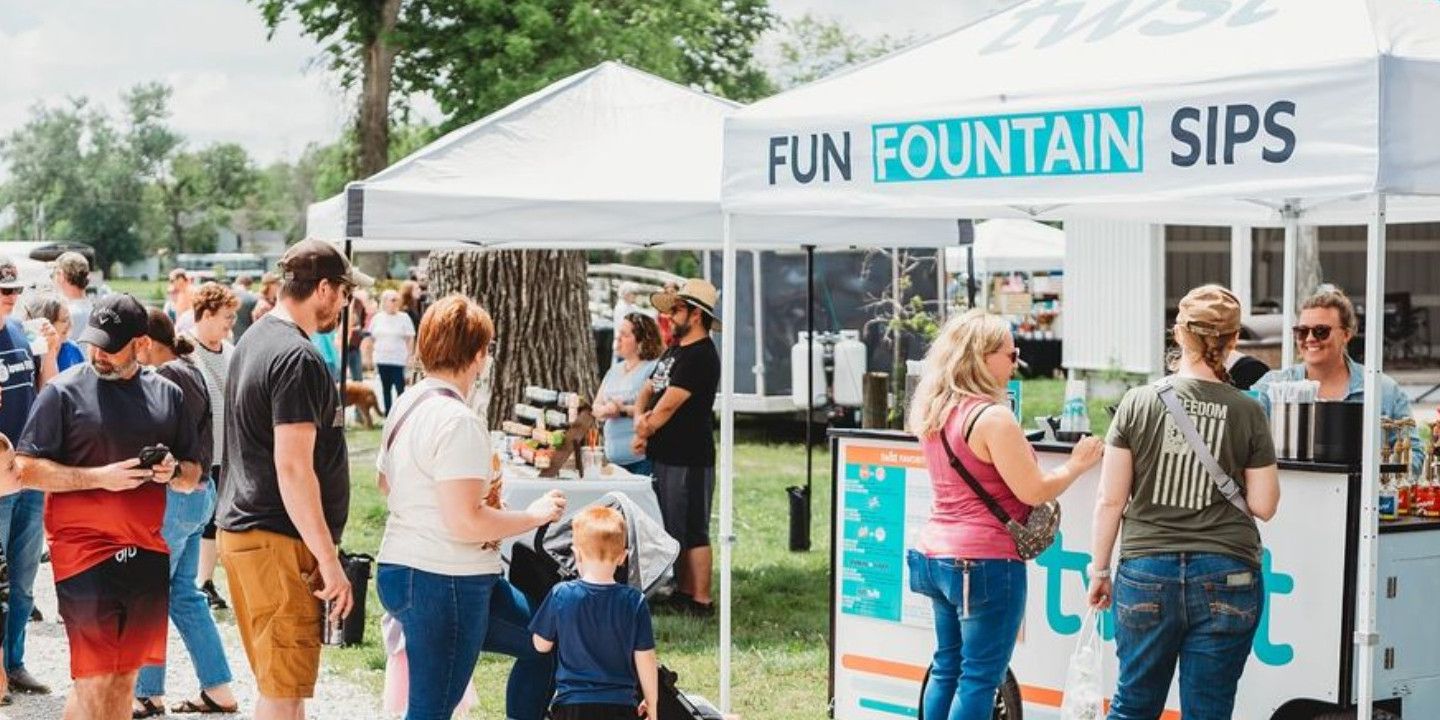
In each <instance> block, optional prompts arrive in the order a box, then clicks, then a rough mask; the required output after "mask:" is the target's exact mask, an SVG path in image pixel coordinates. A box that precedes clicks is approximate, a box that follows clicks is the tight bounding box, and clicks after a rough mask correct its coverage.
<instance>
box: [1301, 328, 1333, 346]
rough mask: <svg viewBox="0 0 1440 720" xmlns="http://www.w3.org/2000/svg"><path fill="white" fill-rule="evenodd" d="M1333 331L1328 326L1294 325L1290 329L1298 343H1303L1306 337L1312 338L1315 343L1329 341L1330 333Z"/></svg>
mask: <svg viewBox="0 0 1440 720" xmlns="http://www.w3.org/2000/svg"><path fill="white" fill-rule="evenodd" d="M1334 329H1335V328H1332V327H1330V326H1329V325H1296V326H1295V327H1294V328H1291V332H1293V333H1295V339H1296V340H1298V341H1300V342H1305V336H1307V335H1311V336H1314V338H1315V340H1316V341H1317V342H1325V341H1326V340H1329V339H1330V331H1332V330H1334Z"/></svg>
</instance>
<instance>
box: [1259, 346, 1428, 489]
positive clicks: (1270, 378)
mask: <svg viewBox="0 0 1440 720" xmlns="http://www.w3.org/2000/svg"><path fill="white" fill-rule="evenodd" d="M1345 363H1346V365H1348V366H1349V367H1350V389H1349V390H1348V391H1347V392H1346V394H1345V399H1346V400H1361V401H1363V400H1364V399H1365V368H1364V367H1363V366H1361V365H1360V363H1357V362H1355V361H1354V360H1351V359H1350V358H1349V357H1346V358H1345ZM1304 379H1305V365H1304V364H1303V363H1302V364H1300V365H1291V366H1290V367H1287V368H1285V369H1283V370H1271V371H1270V372H1268V373H1266V374H1265V376H1264V377H1262V378H1260V379H1259V380H1258V381H1256V383H1255V386H1254V387H1252V388H1250V389H1251V390H1253V391H1255V392H1258V393H1259V394H1260V404H1261V405H1264V406H1265V413H1266V414H1267V415H1268V414H1269V413H1270V396H1269V394H1268V393H1266V392H1265V391H1266V389H1267V388H1269V387H1270V383H1272V382H1294V381H1296V380H1304ZM1380 414H1381V415H1383V416H1385V417H1388V418H1408V417H1411V412H1410V398H1407V397H1405V393H1403V392H1401V391H1400V384H1399V383H1397V382H1395V379H1394V378H1392V377H1390V376H1389V375H1385V374H1383V373H1382V374H1381V375H1380ZM1387 440H1388V438H1387ZM1424 465H1425V448H1423V447H1421V446H1420V429H1419V428H1418V427H1412V428H1410V470H1411V472H1412V473H1413V474H1415V475H1419V474H1420V472H1421V471H1422V470H1423V469H1424Z"/></svg>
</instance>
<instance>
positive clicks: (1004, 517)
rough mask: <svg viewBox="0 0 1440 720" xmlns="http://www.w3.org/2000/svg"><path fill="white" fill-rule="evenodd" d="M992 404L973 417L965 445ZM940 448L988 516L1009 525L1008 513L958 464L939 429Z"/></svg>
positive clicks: (985, 406)
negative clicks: (984, 508)
mask: <svg viewBox="0 0 1440 720" xmlns="http://www.w3.org/2000/svg"><path fill="white" fill-rule="evenodd" d="M994 404H995V403H987V404H986V405H984V406H982V407H981V408H980V410H979V411H978V412H976V413H975V417H974V418H973V419H972V420H971V421H970V427H969V428H967V429H966V430H965V441H966V442H967V443H968V442H969V441H970V431H971V430H974V429H975V423H976V422H978V421H979V419H980V416H981V415H983V414H984V413H985V411H986V410H987V409H988V408H989V407H990V406H991V405H994ZM940 446H941V447H943V448H945V454H946V455H947V456H949V458H950V467H951V468H953V469H954V470H955V473H956V474H958V475H959V476H960V479H962V480H964V481H965V484H966V485H968V486H970V491H971V492H973V493H975V496H976V497H978V498H980V502H982V503H984V504H985V507H986V509H988V510H989V511H990V514H991V515H994V516H995V519H996V520H999V521H1000V524H1001V525H1009V524H1010V522H1011V518H1010V513H1008V512H1005V508H1003V507H1000V503H999V502H997V501H996V500H995V498H994V497H993V496H991V495H990V493H989V492H986V490H985V488H984V486H982V485H981V484H980V481H979V480H976V479H975V476H974V475H971V474H970V471H969V470H968V469H966V467H965V463H962V462H960V458H958V457H956V456H955V451H954V450H952V449H951V448H950V441H949V440H946V439H945V429H944V428H941V429H940Z"/></svg>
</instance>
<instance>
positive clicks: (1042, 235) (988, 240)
mask: <svg viewBox="0 0 1440 720" xmlns="http://www.w3.org/2000/svg"><path fill="white" fill-rule="evenodd" d="M945 264H946V266H947V267H948V268H949V270H950V272H957V271H963V270H964V269H965V251H964V250H963V249H961V248H958V247H952V248H947V249H946V250H945ZM1064 268H1065V231H1063V230H1058V229H1056V228H1053V227H1051V226H1049V225H1046V224H1044V223H1038V222H1035V221H1034V220H1011V219H1000V220H985V221H982V222H978V223H975V271H976V272H977V273H997V272H1049V271H1055V270H1063V269H1064Z"/></svg>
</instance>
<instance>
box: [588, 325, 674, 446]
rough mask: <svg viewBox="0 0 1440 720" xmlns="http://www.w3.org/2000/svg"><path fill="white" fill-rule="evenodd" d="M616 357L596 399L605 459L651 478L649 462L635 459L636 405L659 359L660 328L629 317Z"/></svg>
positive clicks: (617, 334)
mask: <svg viewBox="0 0 1440 720" xmlns="http://www.w3.org/2000/svg"><path fill="white" fill-rule="evenodd" d="M615 355H616V357H617V358H618V360H619V361H618V362H616V363H615V364H614V365H611V366H610V370H609V371H608V372H606V373H605V379H604V380H603V381H601V383H600V392H599V393H597V394H596V397H595V417H596V418H598V419H600V420H603V421H604V422H605V457H606V459H608V460H609V461H610V462H612V463H615V464H616V465H619V466H620V467H622V468H625V470H626V471H628V472H631V473H634V474H636V475H649V474H650V461H649V460H648V459H646V458H645V456H644V455H636V454H635V451H634V450H633V449H632V448H631V447H630V444H631V442H632V441H634V439H635V418H634V411H635V408H634V403H635V399H636V398H637V397H639V395H640V388H641V386H643V385H644V384H645V381H646V380H649V379H650V373H652V372H654V370H655V359H656V358H658V357H660V326H659V325H656V324H655V321H654V320H651V319H650V316H648V315H645V314H644V313H638V312H632V313H630V314H629V315H626V316H625V317H624V318H623V319H622V320H621V321H620V325H619V326H618V327H616V328H615Z"/></svg>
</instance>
